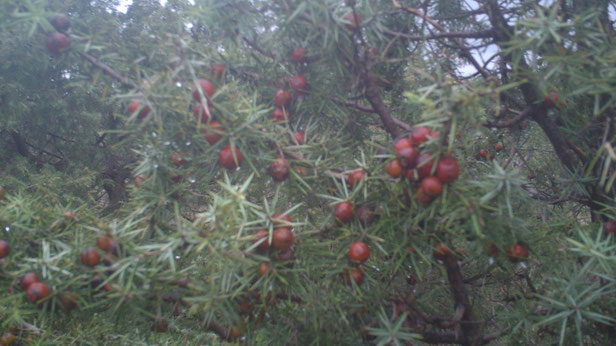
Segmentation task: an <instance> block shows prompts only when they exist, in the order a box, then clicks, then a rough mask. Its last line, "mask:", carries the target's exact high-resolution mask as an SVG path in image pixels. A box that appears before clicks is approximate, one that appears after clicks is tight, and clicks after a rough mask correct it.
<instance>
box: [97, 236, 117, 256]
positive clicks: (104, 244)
mask: <svg viewBox="0 0 616 346" xmlns="http://www.w3.org/2000/svg"><path fill="white" fill-rule="evenodd" d="M96 246H98V248H99V249H101V250H103V251H105V252H115V251H116V250H117V244H116V241H115V239H113V237H112V236H111V235H109V234H105V235H103V236H100V237H98V238H96Z"/></svg>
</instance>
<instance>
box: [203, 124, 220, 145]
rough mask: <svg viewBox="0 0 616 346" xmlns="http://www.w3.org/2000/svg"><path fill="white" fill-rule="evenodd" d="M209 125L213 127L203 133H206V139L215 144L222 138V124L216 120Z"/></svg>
mask: <svg viewBox="0 0 616 346" xmlns="http://www.w3.org/2000/svg"><path fill="white" fill-rule="evenodd" d="M209 127H210V128H211V129H204V130H203V134H204V135H205V140H206V141H207V142H208V143H210V144H211V145H214V144H216V143H218V141H220V140H221V139H222V132H223V130H222V125H221V124H220V123H219V122H218V121H216V120H214V121H212V122H211V123H210V125H209Z"/></svg>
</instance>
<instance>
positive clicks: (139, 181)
mask: <svg viewBox="0 0 616 346" xmlns="http://www.w3.org/2000/svg"><path fill="white" fill-rule="evenodd" d="M147 178H148V177H146V176H145V174H139V175H138V176H136V177H135V186H137V187H141V184H142V183H143V182H144V181H145V180H146V179H147Z"/></svg>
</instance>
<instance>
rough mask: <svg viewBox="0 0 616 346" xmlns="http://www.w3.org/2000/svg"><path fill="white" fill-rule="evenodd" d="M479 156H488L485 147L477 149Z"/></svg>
mask: <svg viewBox="0 0 616 346" xmlns="http://www.w3.org/2000/svg"><path fill="white" fill-rule="evenodd" d="M479 156H481V157H483V158H484V159H485V158H486V157H488V152H487V151H486V150H485V149H481V150H479Z"/></svg>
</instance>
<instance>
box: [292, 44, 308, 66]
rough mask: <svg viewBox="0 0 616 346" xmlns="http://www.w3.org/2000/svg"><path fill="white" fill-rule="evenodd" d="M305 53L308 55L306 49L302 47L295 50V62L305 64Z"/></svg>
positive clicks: (293, 57)
mask: <svg viewBox="0 0 616 346" xmlns="http://www.w3.org/2000/svg"><path fill="white" fill-rule="evenodd" d="M305 53H306V50H305V49H304V48H302V47H299V48H295V50H294V51H293V55H292V59H293V61H295V62H298V63H302V62H304V54H305Z"/></svg>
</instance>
